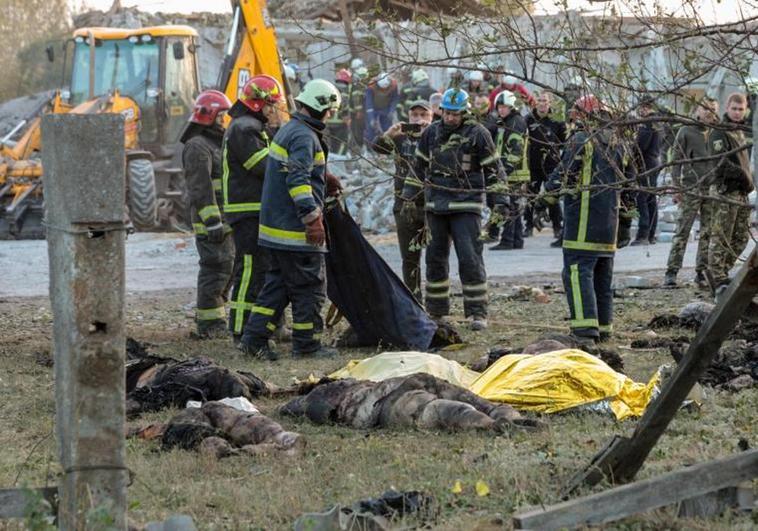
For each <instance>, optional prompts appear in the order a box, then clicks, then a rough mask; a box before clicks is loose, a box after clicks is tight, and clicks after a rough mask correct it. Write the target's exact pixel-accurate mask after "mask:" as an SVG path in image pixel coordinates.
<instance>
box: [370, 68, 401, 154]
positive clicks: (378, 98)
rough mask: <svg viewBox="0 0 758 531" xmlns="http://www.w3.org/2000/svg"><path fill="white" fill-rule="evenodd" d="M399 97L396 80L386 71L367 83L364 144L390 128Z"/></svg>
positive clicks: (372, 140)
mask: <svg viewBox="0 0 758 531" xmlns="http://www.w3.org/2000/svg"><path fill="white" fill-rule="evenodd" d="M399 99H400V93H399V91H398V88H397V81H395V80H394V79H393V78H392V77H391V76H390V75H389V74H388V73H386V72H382V73H381V74H379V75H378V76H377V77H376V81H374V82H373V83H371V84H369V86H368V88H367V89H366V98H365V100H364V104H363V106H364V108H365V109H366V130H365V132H364V134H363V140H364V142H366V144H368V145H369V146H370V145H372V144H373V143H374V140H376V137H378V136H379V135H381V134H382V133H383V132H384V131H386V130H387V129H389V128H390V126H391V125H392V123H393V122H394V116H395V110H396V109H397V102H398V100H399Z"/></svg>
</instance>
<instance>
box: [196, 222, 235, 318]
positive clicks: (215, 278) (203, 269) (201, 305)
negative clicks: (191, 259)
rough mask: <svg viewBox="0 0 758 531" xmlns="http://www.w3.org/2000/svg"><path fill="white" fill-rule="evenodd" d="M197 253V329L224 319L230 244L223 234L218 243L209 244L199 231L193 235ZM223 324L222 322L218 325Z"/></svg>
mask: <svg viewBox="0 0 758 531" xmlns="http://www.w3.org/2000/svg"><path fill="white" fill-rule="evenodd" d="M195 246H196V247H197V254H198V255H200V261H199V265H200V270H199V271H198V273H197V323H198V331H199V332H201V333H202V332H203V330H202V329H203V328H206V327H207V326H209V325H211V324H213V323H219V322H220V323H223V322H224V319H226V311H225V310H224V304H225V303H226V297H227V294H228V292H229V279H230V278H231V275H232V265H233V263H234V262H233V259H232V257H233V256H234V243H233V241H232V237H231V236H230V235H229V234H227V235H226V237H225V238H224V241H222V242H221V243H211V242H209V241H208V237H207V236H205V235H202V234H198V235H196V236H195ZM222 326H223V324H222Z"/></svg>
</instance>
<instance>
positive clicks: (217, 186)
mask: <svg viewBox="0 0 758 531" xmlns="http://www.w3.org/2000/svg"><path fill="white" fill-rule="evenodd" d="M211 182H212V183H213V191H214V192H218V191H220V190H221V189H222V183H221V179H213V180H212V181H211Z"/></svg>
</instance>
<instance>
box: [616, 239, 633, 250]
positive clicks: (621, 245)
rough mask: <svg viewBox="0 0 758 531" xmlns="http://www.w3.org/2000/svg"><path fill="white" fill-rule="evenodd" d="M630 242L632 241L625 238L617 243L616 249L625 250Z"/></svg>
mask: <svg viewBox="0 0 758 531" xmlns="http://www.w3.org/2000/svg"><path fill="white" fill-rule="evenodd" d="M630 242H631V240H630V239H629V238H624V239H623V240H619V241H618V242H616V248H617V249H623V248H624V247H626V246H627V245H629V243H630Z"/></svg>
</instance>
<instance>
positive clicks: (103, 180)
mask: <svg viewBox="0 0 758 531" xmlns="http://www.w3.org/2000/svg"><path fill="white" fill-rule="evenodd" d="M42 144H43V145H44V146H45V149H44V152H43V167H44V169H45V172H44V186H45V219H46V224H47V241H48V256H49V261H50V301H51V305H52V310H53V334H54V339H53V342H54V350H55V400H56V435H57V438H58V447H59V451H60V461H61V466H62V468H63V478H62V480H61V483H60V485H59V489H60V505H59V513H58V517H59V524H60V528H61V529H64V530H75V529H85V528H86V529H100V528H103V529H104V528H108V529H126V487H127V478H128V472H127V469H126V467H125V462H124V461H125V459H124V454H125V451H124V450H125V443H124V423H125V406H124V392H125V381H124V380H125V375H124V356H125V343H126V338H125V331H124V238H125V234H124V222H123V221H124V196H125V184H124V183H125V181H124V169H125V157H124V125H123V118H122V117H121V116H119V115H114V114H111V115H106V114H101V115H89V116H87V115H72V114H62V115H55V114H50V115H45V116H44V117H43V119H42Z"/></svg>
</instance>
